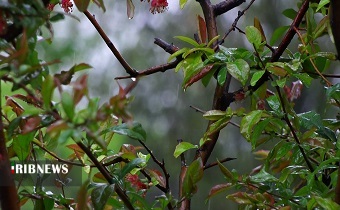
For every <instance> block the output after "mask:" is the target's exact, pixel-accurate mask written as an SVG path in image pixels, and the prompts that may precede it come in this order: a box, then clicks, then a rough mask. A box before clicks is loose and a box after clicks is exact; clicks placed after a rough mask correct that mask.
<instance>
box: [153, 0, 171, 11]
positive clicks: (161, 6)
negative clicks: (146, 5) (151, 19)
mask: <svg viewBox="0 0 340 210" xmlns="http://www.w3.org/2000/svg"><path fill="white" fill-rule="evenodd" d="M167 8H168V2H167V0H151V8H150V12H151V13H152V14H155V13H156V12H158V13H161V12H164V11H165V10H167Z"/></svg>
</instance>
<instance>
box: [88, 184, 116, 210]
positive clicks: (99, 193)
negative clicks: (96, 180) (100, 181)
mask: <svg viewBox="0 0 340 210" xmlns="http://www.w3.org/2000/svg"><path fill="white" fill-rule="evenodd" d="M113 193H114V184H112V185H107V184H105V185H101V186H99V187H96V188H95V189H93V190H92V193H91V201H92V203H93V206H94V209H95V210H102V209H104V207H105V204H106V203H107V201H108V199H109V198H110V197H111V195H112V194H113Z"/></svg>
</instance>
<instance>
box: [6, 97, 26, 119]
mask: <svg viewBox="0 0 340 210" xmlns="http://www.w3.org/2000/svg"><path fill="white" fill-rule="evenodd" d="M5 98H6V105H7V106H10V107H12V110H13V112H15V114H16V115H17V116H20V115H21V114H22V113H24V108H23V107H22V106H20V105H19V104H18V103H17V102H16V101H14V100H13V98H12V97H10V96H5Z"/></svg>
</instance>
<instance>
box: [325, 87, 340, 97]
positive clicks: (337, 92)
mask: <svg viewBox="0 0 340 210" xmlns="http://www.w3.org/2000/svg"><path fill="white" fill-rule="evenodd" d="M326 95H327V99H328V100H330V99H331V98H334V99H335V100H337V101H340V83H337V84H335V85H333V86H332V87H326Z"/></svg>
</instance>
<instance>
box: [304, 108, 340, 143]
mask: <svg viewBox="0 0 340 210" xmlns="http://www.w3.org/2000/svg"><path fill="white" fill-rule="evenodd" d="M298 117H299V120H300V124H301V126H303V127H304V128H306V129H311V128H312V127H316V128H317V129H318V130H317V133H319V134H320V135H321V136H323V137H325V138H328V139H330V140H331V141H333V142H336V135H335V133H334V131H332V130H331V129H329V128H327V127H325V126H324V125H323V123H322V118H321V116H320V115H319V114H318V113H316V112H315V111H309V112H305V113H301V114H298Z"/></svg>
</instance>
